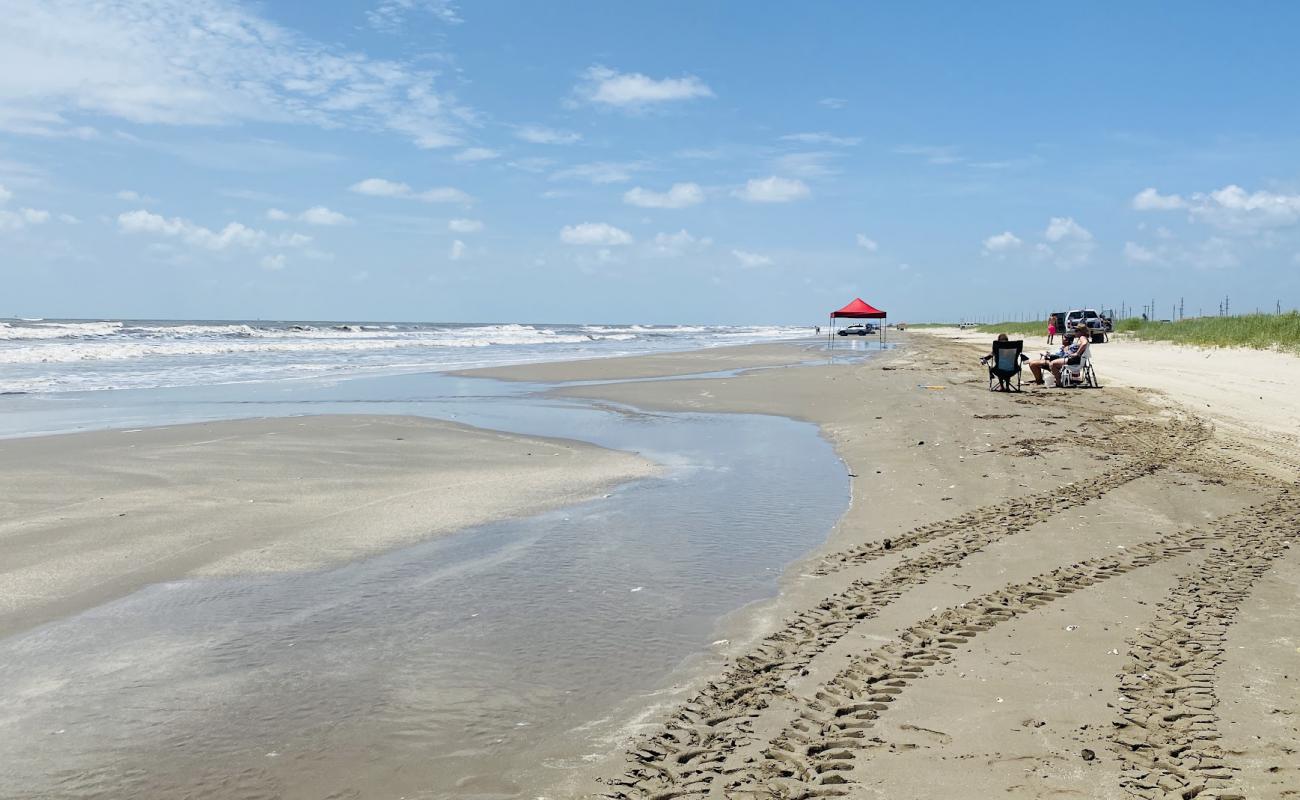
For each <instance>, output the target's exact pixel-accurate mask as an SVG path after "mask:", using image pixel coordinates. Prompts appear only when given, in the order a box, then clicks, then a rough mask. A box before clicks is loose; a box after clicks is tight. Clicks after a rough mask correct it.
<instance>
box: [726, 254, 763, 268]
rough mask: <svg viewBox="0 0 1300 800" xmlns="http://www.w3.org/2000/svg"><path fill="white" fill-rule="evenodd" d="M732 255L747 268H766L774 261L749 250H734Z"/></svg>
mask: <svg viewBox="0 0 1300 800" xmlns="http://www.w3.org/2000/svg"><path fill="white" fill-rule="evenodd" d="M731 254H732V255H733V256H735V257H736V260H737V261H739V262H740V263H741V264H742V265H744V266H746V267H766V266H768V265H769V264H771V263H772V259H770V258H768V257H767V256H765V255H760V254H759V253H751V252H749V251H747V250H732V251H731Z"/></svg>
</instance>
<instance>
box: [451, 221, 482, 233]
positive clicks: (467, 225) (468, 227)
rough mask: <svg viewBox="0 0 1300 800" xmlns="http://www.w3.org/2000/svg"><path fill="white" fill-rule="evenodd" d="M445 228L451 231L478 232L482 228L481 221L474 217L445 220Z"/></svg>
mask: <svg viewBox="0 0 1300 800" xmlns="http://www.w3.org/2000/svg"><path fill="white" fill-rule="evenodd" d="M447 230H449V231H451V232H452V233H478V232H479V231H481V230H483V223H482V222H481V221H479V220H476V219H453V220H449V221H448V222H447Z"/></svg>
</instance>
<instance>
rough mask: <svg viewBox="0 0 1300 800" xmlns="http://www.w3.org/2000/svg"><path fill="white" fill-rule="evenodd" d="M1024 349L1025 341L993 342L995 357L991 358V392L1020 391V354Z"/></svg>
mask: <svg viewBox="0 0 1300 800" xmlns="http://www.w3.org/2000/svg"><path fill="white" fill-rule="evenodd" d="M1024 349H1025V343H1024V342H1023V341H1015V342H1003V341H995V342H993V355H991V356H990V357H989V391H990V392H994V391H1002V392H1018V391H1020V362H1021V361H1022V359H1021V357H1020V354H1021V353H1022V352H1023V351H1024ZM1013 381H1014V384H1013V383H1012V382H1013Z"/></svg>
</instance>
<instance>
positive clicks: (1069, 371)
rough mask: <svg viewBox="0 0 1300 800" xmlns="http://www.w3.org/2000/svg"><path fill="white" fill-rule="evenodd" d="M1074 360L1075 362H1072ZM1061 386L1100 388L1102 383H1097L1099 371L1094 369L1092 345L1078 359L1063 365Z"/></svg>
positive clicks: (1071, 360)
mask: <svg viewBox="0 0 1300 800" xmlns="http://www.w3.org/2000/svg"><path fill="white" fill-rule="evenodd" d="M1071 362H1073V363H1071ZM1061 386H1063V387H1066V388H1069V387H1072V386H1082V387H1085V388H1088V389H1100V388H1101V384H1100V383H1097V373H1096V372H1094V371H1093V369H1092V345H1088V348H1087V349H1086V350H1084V351H1083V355H1081V356H1079V357H1078V359H1077V361H1076V360H1075V359H1073V358H1072V359H1070V360H1069V361H1067V362H1065V366H1063V367H1061Z"/></svg>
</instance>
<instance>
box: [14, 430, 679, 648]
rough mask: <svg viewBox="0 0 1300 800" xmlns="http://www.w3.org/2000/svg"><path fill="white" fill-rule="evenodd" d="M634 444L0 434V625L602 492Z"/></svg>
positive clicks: (334, 556)
mask: <svg viewBox="0 0 1300 800" xmlns="http://www.w3.org/2000/svg"><path fill="white" fill-rule="evenodd" d="M654 469H655V468H654V467H653V465H651V464H650V463H649V462H647V461H645V460H644V459H641V458H639V457H637V456H634V455H630V454H627V453H619V452H614V451H611V450H605V449H602V448H598V447H594V446H590V445H586V444H581V443H576V442H570V441H560V440H550V439H542V438H536V437H524V436H515V435H511V434H505V433H500V432H496V431H486V430H481V429H478V428H471V427H468V426H465V425H458V424H455V423H450V422H439V421H434V420H427V419H415V418H408V417H360V416H319V417H291V418H287V419H256V420H245V421H235V422H215V423H203V424H196V425H181V426H173V427H163V428H149V429H145V430H138V431H103V432H96V433H77V434H69V435H64V436H44V437H35V438H30V439H9V440H4V441H0V486H3V487H4V492H3V494H2V495H0V636H3V635H5V634H8V633H12V632H14V631H17V630H21V629H24V628H27V627H30V626H32V625H35V624H38V623H40V622H43V621H47V620H50V619H54V618H56V617H59V616H63V615H66V614H69V613H73V612H76V611H78V610H81V609H85V608H89V607H92V606H94V605H97V604H99V603H102V602H104V601H106V600H109V599H112V598H114V597H120V596H123V595H125V594H127V593H129V592H131V591H133V590H135V589H137V588H140V587H141V586H144V585H147V584H149V583H155V582H158V581H166V580H174V579H177V578H181V577H185V576H195V575H232V574H241V573H242V574H247V573H252V572H269V571H287V570H301V569H312V568H317V567H321V566H325V565H329V564H336V563H340V562H344V561H348V560H350V559H354V558H357V557H360V556H363V555H366V554H369V553H373V552H377V551H379V550H383V549H386V548H391V547H394V546H397V545H401V544H406V543H410V542H412V541H415V540H418V539H421V538H424V537H428V536H430V535H433V534H438V533H445V532H447V531H451V530H455V529H457V528H462V527H466V526H469V525H475V524H478V523H482V522H487V521H489V520H495V519H501V518H504V517H509V516H516V515H526V514H532V513H536V512H539V511H542V510H545V509H548V508H555V507H559V506H562V505H567V504H570V503H575V502H578V501H581V500H586V499H589V498H591V497H595V496H599V494H600V493H602V492H604V491H605V490H606V489H607V488H608V487H610V486H611V485H613V484H615V483H618V482H621V481H626V480H630V479H633V478H636V477H640V476H644V475H648V474H651V473H652V472H653V471H654Z"/></svg>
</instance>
